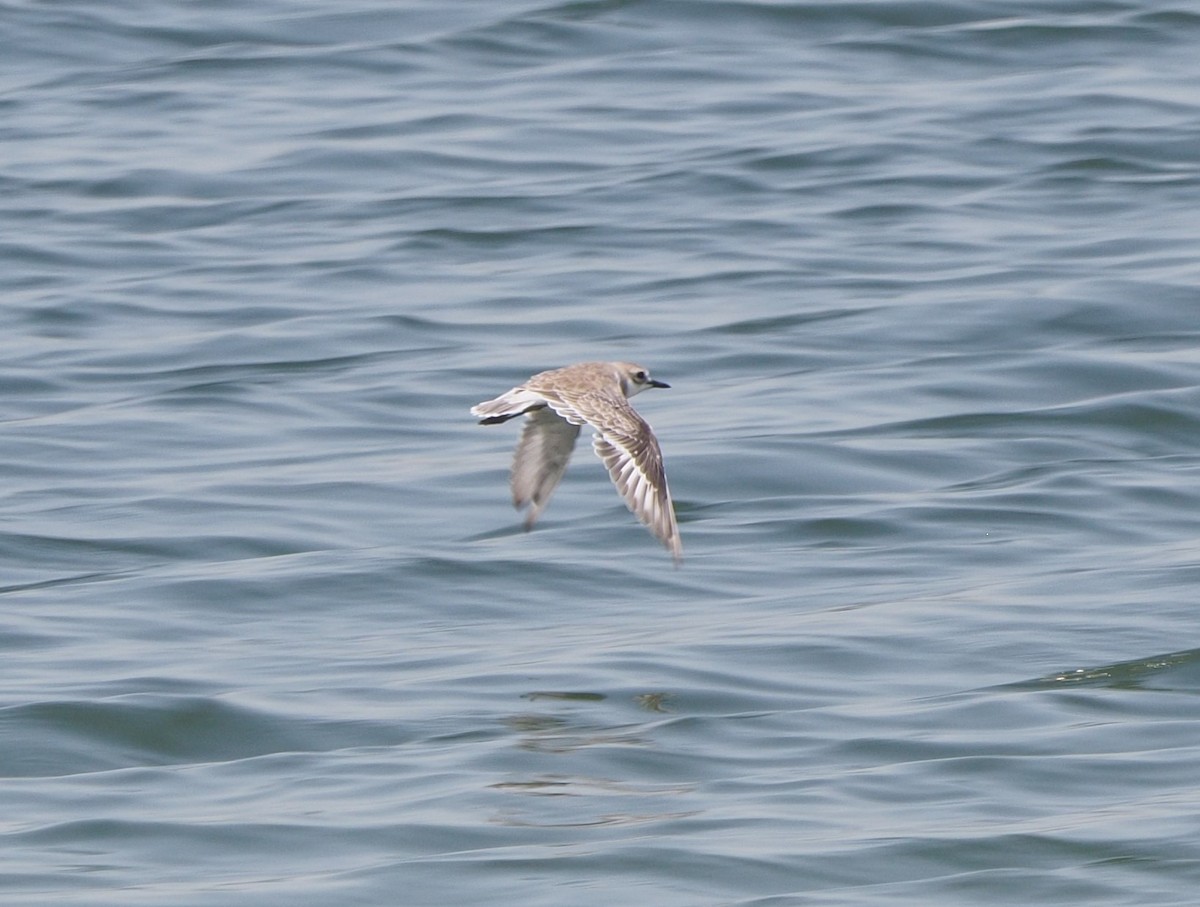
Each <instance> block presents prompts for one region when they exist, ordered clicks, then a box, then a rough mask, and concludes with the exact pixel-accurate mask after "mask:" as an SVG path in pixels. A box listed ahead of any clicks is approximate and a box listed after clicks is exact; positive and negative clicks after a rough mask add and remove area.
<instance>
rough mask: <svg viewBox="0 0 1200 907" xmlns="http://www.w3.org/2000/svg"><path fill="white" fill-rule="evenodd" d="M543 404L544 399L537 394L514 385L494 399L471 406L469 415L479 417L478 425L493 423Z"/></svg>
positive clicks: (505, 420) (506, 419)
mask: <svg viewBox="0 0 1200 907" xmlns="http://www.w3.org/2000/svg"><path fill="white" fill-rule="evenodd" d="M545 405H546V403H545V401H544V400H542V398H541V397H539V396H537V394H532V393H530V392H529V391H527V390H525V388H523V387H514V388H513V389H512V390H510V391H508V392H506V393H503V394H501V395H500V396H499V397H497V398H496V399H495V400H484V401H483V402H482V403H480V404H478V405H476V406H472V407H471V415H472V416H475V417H477V418H478V419H479V424H480V425H494V424H496V423H497V422H507V421H508V420H509V419H512V418H514V417H515V416H520V415H522V414H523V413H527V412H529V410H531V409H537V408H539V407H542V406H545Z"/></svg>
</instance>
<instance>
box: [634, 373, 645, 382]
mask: <svg viewBox="0 0 1200 907" xmlns="http://www.w3.org/2000/svg"><path fill="white" fill-rule="evenodd" d="M633 380H635V381H636V382H637V383H638V384H642V383H643V382H644V381H645V380H646V373H645V372H634V373H633Z"/></svg>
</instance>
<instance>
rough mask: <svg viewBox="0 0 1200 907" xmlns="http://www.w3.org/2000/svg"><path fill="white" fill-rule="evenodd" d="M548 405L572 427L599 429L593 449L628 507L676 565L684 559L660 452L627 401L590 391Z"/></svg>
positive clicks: (556, 398)
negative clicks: (577, 424)
mask: <svg viewBox="0 0 1200 907" xmlns="http://www.w3.org/2000/svg"><path fill="white" fill-rule="evenodd" d="M546 402H547V404H548V405H549V406H550V407H551V408H552V409H554V411H555V412H557V413H559V415H561V416H562V417H563V418H564V419H567V420H568V421H570V422H576V421H585V422H587V423H588V424H589V425H591V426H592V427H593V428H594V429H596V437H595V439H594V440H593V441H592V446H593V447H594V448H595V450H596V454H597V455H598V456H599V457H600V459H601V460H603V461H604V465H605V467H606V468H607V469H608V474H609V477H610V478H612V481H613V484H614V485H615V486H616V487H617V491H618V492H619V493H620V495H621V497H622V499H623V500H624V501H625V505H626V506H627V507H628V508H629V509H630V510H631V511H633V513H634V514H635V515H636V516H637V518H638V519H639V520H641V521H642V522H643V523H644V524H645V525H646V527H647V528H648V529H649V530H650V531H651V532H652V533H654V535H655V536H656V537H657V538H658V540H659V541H661V542H662V543H663V544H664V545H665V546H666V547H667V550H669V551H670V552H671V556H672V557H674V558H675V560H676V561H678V560H680V558H682V556H683V546H682V544H681V543H680V541H679V527H678V526H677V525H676V523H675V507H674V504H673V503H672V501H671V492H670V490H669V489H668V487H667V475H666V472H665V470H664V469H663V459H662V450H661V449H660V448H659V446H658V440H657V439H656V438H655V437H654V431H653V430H652V429H651V428H650V426H649V425H648V424H647V422H646V420H645V419H643V418H642V417H641V416H639V415H638V414H637V412H636V411H635V410H634V408H633V407H632V406H630V405H629V402H628V401H627V400H626V399H625V398H624V396H620V395H614V394H606V393H597V392H588V393H583V394H577V395H569V396H568V395H556V397H555V398H551V396H550V395H546Z"/></svg>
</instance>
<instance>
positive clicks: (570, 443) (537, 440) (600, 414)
mask: <svg viewBox="0 0 1200 907" xmlns="http://www.w3.org/2000/svg"><path fill="white" fill-rule="evenodd" d="M648 387H670V385H669V384H664V383H663V382H661V381H655V380H654V379H653V378H651V377H650V373H649V372H648V371H646V369H644V368H642V367H641V366H640V365H634V364H633V363H631V362H581V363H579V364H578V365H569V366H567V367H566V368H558V369H553V370H551V371H548V372H540V373H539V374H537V375H534V376H533V377H532V378H530V379H529V380H528V381H526V382H525V383H524V384H520V385H517V386H516V387H514V388H513V389H512V390H510V391H508V392H507V393H503V394H501V395H500V396H499V397H497V398H496V399H495V400H487V401H484V402H483V403H480V404H479V405H478V406H473V407H471V415H473V416H477V417H479V422H480V424H481V425H491V424H494V423H496V422H506V421H508V420H509V419H512V418H514V417H515V416H519V415H522V414H524V415H525V429H524V431H522V432H521V440H520V441H519V442H518V443H517V452H516V454H515V455H514V457H513V465H512V476H511V484H512V496H513V504H514V505H515V506H516V508H517V509H518V510H521V509H523V508H525V507H526V506H528V507H529V513H528V514H526V517H525V528H526V529H529V528H531V527H532V526H533V524H534V523H535V522H536V521H537V518H538V517H539V516H540V515H541V513H542V510H543V509H544V508H545V506H546V503H547V502H548V501H549V500H550V495H552V494H553V493H554V489H555V488H557V487H558V483H559V481H561V479H562V477H563V473H564V472H565V471H566V469H567V461H568V460H569V459H570V458H571V451H572V449H573V448H574V447H575V439H576V438H578V437H579V429H580V426H582V425H590V426H591V427H592V428H594V429H595V430H596V436H595V438H593V439H592V446H593V447H594V448H595V450H596V454H597V456H599V457H600V459H601V460H603V461H604V465H605V466H606V467H608V474H609V476H610V477H611V478H612V481H613V484H614V485H616V486H617V491H618V492H620V494H621V497H622V498H623V499H624V500H625V504H626V506H627V507H628V508H629V509H630V510H632V511H633V512H634V514H636V515H637V518H638V519H639V520H641V521H642V522H643V523H645V524H646V527H647V528H648V529H649V530H650V531H651V532H653V533H654V535H655V536H657V537H658V539H659V541H661V542H662V543H663V544H664V545H666V546H667V550H668V551H670V552H671V556H672V557H674V558H675V562H676V563H679V561H680V559H681V558H682V556H683V547H682V545H680V543H679V527H678V526H676V525H675V507H674V505H673V504H672V503H671V493H670V491H668V490H667V476H666V473H665V472H664V471H663V460H662V451H661V450H660V449H659V447H658V439H657V438H655V437H654V431H653V430H652V429H651V428H650V426H649V425H647V424H646V420H645V419H643V418H642V417H641V416H639V415H638V414H637V412H636V411H635V410H634V408H633V407H632V406H630V405H629V398H630V397H632V396H633V395H634V394H637V393H641V392H642V391H644V390H646V388H648Z"/></svg>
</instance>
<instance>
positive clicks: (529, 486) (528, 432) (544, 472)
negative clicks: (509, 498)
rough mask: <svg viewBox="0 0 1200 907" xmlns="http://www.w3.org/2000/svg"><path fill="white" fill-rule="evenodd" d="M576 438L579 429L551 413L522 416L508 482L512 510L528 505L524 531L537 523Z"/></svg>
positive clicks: (537, 411) (540, 411)
mask: <svg viewBox="0 0 1200 907" xmlns="http://www.w3.org/2000/svg"><path fill="white" fill-rule="evenodd" d="M578 437H579V426H578V425H572V424H571V423H570V422H568V421H566V420H565V419H563V418H561V417H560V416H558V414H557V413H555V412H554V411H553V410H551V409H547V408H545V407H542V408H540V409H532V410H529V412H528V414H527V415H526V416H525V428H524V429H523V430H522V432H521V440H520V441H519V442H517V452H516V454H515V455H514V456H513V465H512V475H511V477H510V482H511V485H512V495H513V506H515V507H516V508H517V509H518V510H521V509H522V508H524V507H525V505H527V504H528V505H529V513H528V514H526V516H525V528H526V529H530V528H532V527H533V524H534V523H535V522H537V518H538V517H539V516H541V513H542V510H543V509H544V508H545V506H546V504H547V502H548V501H549V500H550V495H552V494H554V489H555V488H557V487H558V483H559V482H561V481H562V477H563V473H564V472H566V470H567V462H568V461H569V460H570V459H571V451H572V450H574V449H575V439H576V438H578Z"/></svg>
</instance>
